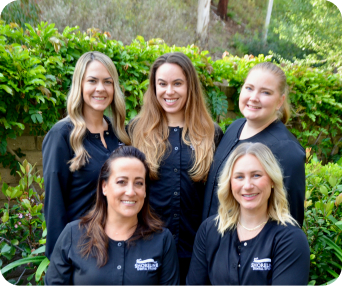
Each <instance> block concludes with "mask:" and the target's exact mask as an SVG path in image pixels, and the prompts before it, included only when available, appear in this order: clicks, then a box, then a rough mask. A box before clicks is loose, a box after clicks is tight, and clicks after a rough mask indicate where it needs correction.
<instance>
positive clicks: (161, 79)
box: [158, 78, 184, 82]
mask: <svg viewBox="0 0 342 286" xmlns="http://www.w3.org/2000/svg"><path fill="white" fill-rule="evenodd" d="M158 80H161V81H166V80H164V79H162V78H158ZM179 80H180V81H183V82H184V80H183V79H181V78H177V79H175V80H173V81H172V82H174V81H179Z"/></svg>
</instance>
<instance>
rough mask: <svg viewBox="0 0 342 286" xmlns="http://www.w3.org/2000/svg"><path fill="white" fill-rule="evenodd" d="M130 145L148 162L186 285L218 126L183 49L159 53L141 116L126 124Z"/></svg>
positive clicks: (154, 196)
mask: <svg viewBox="0 0 342 286" xmlns="http://www.w3.org/2000/svg"><path fill="white" fill-rule="evenodd" d="M129 135H130V138H131V140H132V145H133V146H135V147H137V148H138V149H140V150H141V151H142V152H144V153H145V154H146V157H147V162H148V164H149V166H150V169H151V173H150V177H151V179H152V180H153V181H152V183H151V196H150V203H151V206H152V207H153V209H154V210H155V211H156V212H157V214H159V216H160V217H161V219H162V220H163V221H164V223H165V225H166V227H168V228H169V230H170V231H171V233H172V234H173V237H174V238H175V241H176V244H177V250H178V256H179V262H180V269H181V274H180V275H181V280H180V281H181V284H185V278H186V274H187V271H188V268H189V264H190V259H191V254H192V246H193V242H194V239H195V234H196V231H197V229H198V227H199V225H200V223H201V213H202V206H203V192H204V182H205V181H206V178H207V174H208V171H209V168H210V165H211V163H212V160H213V157H214V151H215V148H216V146H217V145H218V143H219V141H220V139H221V137H222V130H221V129H220V128H219V127H218V126H217V125H214V123H213V121H212V119H211V117H210V115H209V113H208V111H207V109H206V106H205V101H204V98H203V94H202V90H201V86H200V82H199V79H198V77H197V73H196V70H195V68H194V66H193V64H192V63H191V61H190V60H189V58H188V57H187V56H186V55H184V54H183V53H168V54H164V55H162V56H160V57H159V58H158V59H157V60H156V61H155V62H154V64H153V65H152V67H151V71H150V79H149V87H148V90H147V92H146V94H145V96H144V104H143V107H142V110H141V112H140V113H139V115H138V116H137V117H136V118H135V119H134V120H133V121H132V122H131V124H130V126H129Z"/></svg>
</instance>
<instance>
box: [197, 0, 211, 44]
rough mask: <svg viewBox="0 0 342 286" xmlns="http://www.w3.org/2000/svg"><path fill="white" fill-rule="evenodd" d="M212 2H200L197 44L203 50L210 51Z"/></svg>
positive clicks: (199, 0) (205, 0)
mask: <svg viewBox="0 0 342 286" xmlns="http://www.w3.org/2000/svg"><path fill="white" fill-rule="evenodd" d="M209 18H210V0H198V18H197V31H196V38H197V39H196V42H197V43H198V45H199V46H200V47H201V48H202V49H208V48H209V47H208V41H209Z"/></svg>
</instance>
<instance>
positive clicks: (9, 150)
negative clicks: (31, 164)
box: [7, 145, 22, 164]
mask: <svg viewBox="0 0 342 286" xmlns="http://www.w3.org/2000/svg"><path fill="white" fill-rule="evenodd" d="M7 151H8V152H10V153H11V154H12V155H14V157H15V159H16V160H17V161H18V162H19V163H20V164H21V163H22V162H21V160H20V158H19V157H18V155H17V154H16V153H15V152H14V151H13V150H12V148H11V147H8V145H7Z"/></svg>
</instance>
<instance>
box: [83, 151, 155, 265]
mask: <svg viewBox="0 0 342 286" xmlns="http://www.w3.org/2000/svg"><path fill="white" fill-rule="evenodd" d="M118 158H136V159H138V160H139V161H140V162H141V163H143V165H144V167H145V170H146V174H145V181H146V182H145V184H146V198H145V201H144V205H143V207H142V209H141V210H140V212H139V213H138V226H137V228H136V230H135V232H134V234H133V235H132V237H131V238H130V239H129V240H128V241H127V244H128V245H130V244H132V243H134V241H136V240H138V239H140V238H147V237H149V236H150V235H152V234H153V233H154V232H158V231H161V230H162V222H161V221H160V220H159V219H158V218H157V216H156V215H155V214H154V213H153V212H152V211H151V208H150V205H149V195H150V191H149V167H148V165H147V163H146V158H145V155H144V154H143V153H142V152H140V151H139V150H138V149H137V148H134V147H132V146H122V147H119V148H118V149H116V150H115V151H114V152H113V153H112V154H111V155H110V157H109V158H108V159H107V160H106V162H105V163H104V164H103V166H102V168H101V172H100V175H99V180H98V183H97V191H96V204H95V206H94V207H93V209H92V210H91V211H90V212H89V213H88V214H87V215H86V216H84V217H82V218H81V221H80V224H79V225H80V228H81V229H82V228H84V229H85V232H84V235H82V236H81V238H80V241H79V247H80V249H81V255H82V256H83V257H88V256H89V255H91V256H93V257H96V258H97V265H98V266H99V267H102V266H104V265H105V264H106V263H107V261H108V244H109V238H108V236H107V234H106V233H105V225H106V221H107V214H108V213H107V209H108V203H107V198H106V196H104V195H103V190H102V184H103V182H108V180H109V177H110V175H111V165H112V163H113V161H115V160H116V159H118ZM114 164H115V163H114Z"/></svg>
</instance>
